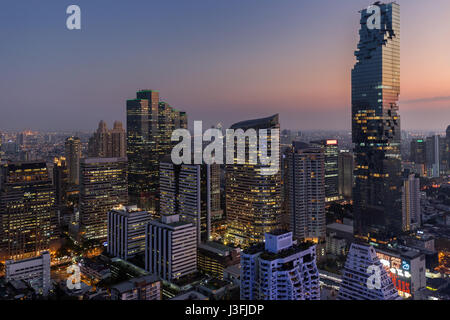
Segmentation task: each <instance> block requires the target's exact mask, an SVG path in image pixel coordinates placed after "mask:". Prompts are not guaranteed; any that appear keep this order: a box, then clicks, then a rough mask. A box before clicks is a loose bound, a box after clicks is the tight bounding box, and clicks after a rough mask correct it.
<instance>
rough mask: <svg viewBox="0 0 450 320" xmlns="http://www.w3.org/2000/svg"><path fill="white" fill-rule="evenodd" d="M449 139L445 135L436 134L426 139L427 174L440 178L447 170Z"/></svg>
mask: <svg viewBox="0 0 450 320" xmlns="http://www.w3.org/2000/svg"><path fill="white" fill-rule="evenodd" d="M446 150H447V141H446V139H445V138H444V137H441V136H439V135H434V136H431V137H427V139H426V163H427V175H428V177H430V178H438V177H440V176H441V175H444V174H445V173H446V172H447V158H448V157H447V156H446Z"/></svg>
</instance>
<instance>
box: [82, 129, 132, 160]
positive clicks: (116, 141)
mask: <svg viewBox="0 0 450 320" xmlns="http://www.w3.org/2000/svg"><path fill="white" fill-rule="evenodd" d="M88 153H89V157H90V158H124V157H126V156H127V152H126V133H125V129H124V128H123V125H122V122H120V121H116V122H114V127H113V129H112V130H109V129H108V127H107V126H106V123H105V122H104V121H103V120H102V121H100V123H99V124H98V129H97V131H96V132H95V133H94V135H93V136H92V137H91V138H90V139H89V150H88Z"/></svg>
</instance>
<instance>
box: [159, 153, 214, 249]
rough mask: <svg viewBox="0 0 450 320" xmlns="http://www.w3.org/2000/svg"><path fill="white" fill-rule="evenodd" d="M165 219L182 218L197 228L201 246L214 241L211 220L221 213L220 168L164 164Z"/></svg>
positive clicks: (166, 161)
mask: <svg viewBox="0 0 450 320" xmlns="http://www.w3.org/2000/svg"><path fill="white" fill-rule="evenodd" d="M160 208H161V215H173V214H179V215H180V217H181V219H183V220H185V221H189V222H191V223H192V224H194V225H195V226H196V228H197V238H198V242H199V243H200V242H202V241H203V242H204V241H208V240H210V237H211V216H212V213H213V212H215V211H218V210H220V165H218V164H212V165H207V164H203V165H196V164H181V165H175V164H173V163H172V161H171V159H170V158H168V157H165V158H164V159H163V160H161V162H160Z"/></svg>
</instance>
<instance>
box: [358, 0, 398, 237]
mask: <svg viewBox="0 0 450 320" xmlns="http://www.w3.org/2000/svg"><path fill="white" fill-rule="evenodd" d="M375 5H377V6H378V7H379V9H380V26H379V27H380V28H378V26H370V27H369V23H368V20H369V18H370V17H371V16H372V12H371V11H372V10H369V9H364V10H362V11H361V29H360V31H359V35H360V41H359V44H358V50H356V52H355V56H356V59H357V62H356V64H355V66H354V68H353V70H352V134H353V143H354V153H355V165H356V169H355V188H354V193H353V200H354V212H355V232H356V235H357V236H359V237H360V238H363V239H368V238H370V239H375V240H376V241H380V242H384V241H386V240H389V239H391V238H392V236H393V235H395V234H398V232H400V231H401V227H402V213H401V185H402V179H401V154H400V140H401V132H400V115H399V107H398V99H399V94H400V6H399V5H398V4H397V3H389V4H382V3H376V4H375Z"/></svg>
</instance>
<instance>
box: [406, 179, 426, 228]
mask: <svg viewBox="0 0 450 320" xmlns="http://www.w3.org/2000/svg"><path fill="white" fill-rule="evenodd" d="M402 191H403V193H402V221H403V226H402V227H403V231H412V230H416V229H417V228H418V227H420V225H421V223H422V212H421V208H420V179H419V178H416V176H415V175H414V174H411V175H409V177H408V179H406V180H405V181H404V182H403V188H402Z"/></svg>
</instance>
